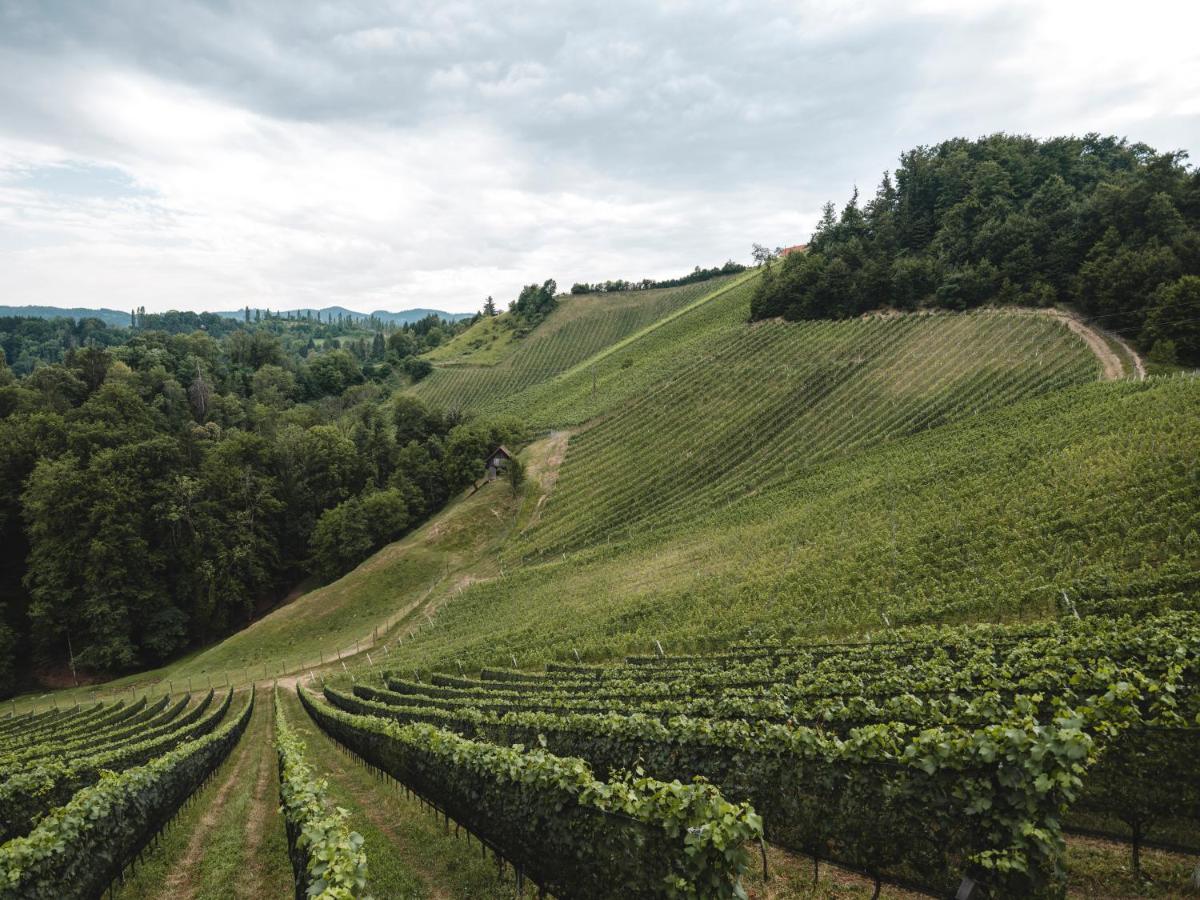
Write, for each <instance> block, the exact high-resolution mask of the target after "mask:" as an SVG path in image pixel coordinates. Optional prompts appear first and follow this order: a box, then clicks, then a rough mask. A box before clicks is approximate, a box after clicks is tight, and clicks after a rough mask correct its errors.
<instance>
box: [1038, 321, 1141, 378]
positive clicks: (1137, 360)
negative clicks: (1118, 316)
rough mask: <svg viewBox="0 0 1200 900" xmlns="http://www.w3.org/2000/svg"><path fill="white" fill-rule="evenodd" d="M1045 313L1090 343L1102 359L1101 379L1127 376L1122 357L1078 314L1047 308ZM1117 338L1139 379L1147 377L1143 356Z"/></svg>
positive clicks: (1093, 350)
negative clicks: (1131, 361) (1127, 354)
mask: <svg viewBox="0 0 1200 900" xmlns="http://www.w3.org/2000/svg"><path fill="white" fill-rule="evenodd" d="M1044 313H1045V315H1048V316H1050V317H1051V318H1054V319H1058V321H1060V322H1062V323H1063V324H1064V325H1066V326H1067V327H1068V328H1069V329H1071V331H1073V332H1075V334H1077V335H1079V337H1081V338H1082V339H1083V342H1084V343H1085V344H1087V345H1088V349H1090V350H1091V351H1092V353H1094V354H1095V355H1096V358H1097V359H1099V360H1100V366H1101V374H1100V380H1101V381H1116V380H1117V379H1118V378H1124V377H1125V364H1124V363H1123V362H1121V357H1120V356H1118V355H1117V354H1116V353H1114V352H1113V350H1112V347H1110V346H1109V345H1108V341H1106V340H1105V339H1104V336H1103V335H1101V334H1100V333H1099V332H1098V331H1096V330H1095V329H1093V328H1092V327H1091V326H1089V325H1087V324H1086V323H1084V322H1083V321H1082V320H1081V319H1080V318H1079V317H1078V316H1074V315H1072V314H1070V313H1066V312H1063V311H1062V310H1060V309H1047V310H1044ZM1117 340H1118V342H1119V343H1120V344H1121V346H1122V347H1123V348H1124V349H1125V351H1126V352H1127V353H1129V356H1130V359H1132V360H1133V364H1134V370H1135V374H1136V375H1137V377H1138V378H1139V379H1142V378H1145V377H1146V370H1145V368H1144V367H1143V366H1142V360H1141V357H1139V356H1138V355H1137V354H1136V353H1135V352H1134V351H1133V348H1132V347H1130V346H1129V345H1128V344H1126V343H1125V342H1124V341H1121V340H1120V339H1119V338H1118V339H1117Z"/></svg>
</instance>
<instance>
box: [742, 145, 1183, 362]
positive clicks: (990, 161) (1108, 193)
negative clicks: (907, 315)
mask: <svg viewBox="0 0 1200 900" xmlns="http://www.w3.org/2000/svg"><path fill="white" fill-rule="evenodd" d="M1185 159H1186V154H1185V153H1183V152H1167V153H1159V152H1158V151H1156V150H1154V149H1152V148H1150V147H1148V146H1146V145H1145V144H1130V143H1128V142H1127V141H1125V140H1123V139H1118V138H1115V137H1101V136H1100V135H1096V134H1090V135H1087V136H1085V137H1082V138H1075V137H1063V138H1053V139H1050V140H1037V139H1035V138H1032V137H1025V136H1014V135H1005V134H996V135H992V136H990V137H986V138H981V139H979V140H975V141H969V140H965V139H954V140H949V141H945V142H943V143H941V144H938V145H936V146H933V147H917V148H915V149H913V150H909V151H908V152H906V153H904V154H902V155H901V157H900V165H899V167H898V168H897V169H896V171H895V173H894V176H893V175H892V174H889V173H885V174H884V176H883V179H882V181H881V182H880V185H879V187H878V189H877V190H876V192H875V195H874V196H873V197H871V198H870V199H869V200H867V201H866V202H865V203H860V200H859V196H858V192H857V191H855V192H854V194H853V195H852V197H851V198H850V200H849V202H847V203H846V205H845V206H844V207H843V208H842V210H841V212H840V213H839V212H837V211H836V210H835V208H834V206H833V204H827V205H826V207H825V210H824V213H823V215H822V217H821V220H820V222H819V223H818V225H817V228H816V231H815V232H814V234H813V237H812V240H811V242H810V243H809V245H808V248H807V251H806V252H799V253H792V254H790V255H788V256H786V257H785V258H784V259H783V260H781V261H769V262H767V263H766V265H765V266H764V277H763V280H762V282H761V284H760V286H759V288H758V290H757V292H756V295H755V297H754V300H753V303H752V311H751V316H752V318H756V319H760V318H769V317H774V316H783V317H785V318H791V319H811V318H843V317H846V316H855V315H859V314H862V313H864V312H867V311H870V310H874V309H879V308H884V307H890V308H896V309H902V310H910V309H917V308H921V307H939V308H945V309H967V308H969V307H974V306H979V305H981V304H988V303H1019V304H1028V305H1034V306H1047V305H1051V304H1055V303H1070V304H1073V305H1075V306H1076V307H1078V308H1079V309H1080V310H1082V311H1083V312H1084V313H1086V314H1088V315H1089V316H1092V317H1095V318H1096V319H1097V320H1098V321H1099V323H1100V324H1101V325H1103V326H1104V327H1106V328H1111V329H1113V330H1115V331H1119V332H1122V333H1124V334H1126V335H1128V336H1130V337H1132V338H1134V339H1135V340H1137V341H1138V342H1139V343H1140V344H1141V345H1142V346H1143V347H1145V348H1146V349H1151V348H1153V346H1154V344H1155V343H1156V342H1158V341H1171V342H1172V343H1173V345H1174V349H1173V352H1174V353H1176V354H1177V355H1178V358H1179V361H1181V362H1190V363H1198V362H1200V341H1198V339H1197V334H1196V330H1195V327H1194V325H1195V320H1196V318H1197V317H1198V316H1200V301H1198V299H1197V292H1196V288H1195V282H1194V276H1197V275H1200V172H1197V171H1196V170H1195V169H1193V168H1191V167H1189V166H1187V165H1186V164H1185ZM1189 320H1190V321H1191V323H1192V325H1191V328H1190V330H1189V329H1188V328H1184V327H1183V326H1184V325H1185V324H1186V323H1187V322H1188V321H1189Z"/></svg>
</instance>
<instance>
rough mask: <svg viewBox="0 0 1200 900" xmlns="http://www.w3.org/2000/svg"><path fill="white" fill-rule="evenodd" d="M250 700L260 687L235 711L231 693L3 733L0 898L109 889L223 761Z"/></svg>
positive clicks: (115, 707) (93, 712)
mask: <svg viewBox="0 0 1200 900" xmlns="http://www.w3.org/2000/svg"><path fill="white" fill-rule="evenodd" d="M253 707H254V697H253V694H249V695H245V696H243V697H242V698H240V699H239V702H238V705H237V708H236V709H235V708H234V692H233V691H232V690H231V691H229V692H227V693H226V695H225V696H224V698H222V699H221V700H220V701H219V702H216V703H215V705H214V696H213V692H212V691H209V693H208V694H207V696H205V697H203V698H200V699H198V700H195V701H194V702H193V700H192V698H190V697H188V696H183V697H181V698H177V699H176V700H175V701H174V702H171V700H170V698H169V697H163V698H162V699H161V700H159V701H156V702H155V703H153V704H147V702H146V699H145V698H142V700H140V701H139V702H138V703H135V704H131V705H129V706H125V705H123V704H111V705H104V706H99V707H96V708H94V709H90V710H82V711H79V712H77V713H66V714H64V715H60V716H55V717H52V719H51V720H50V721H49V722H48V724H46V725H42V721H43V720H42V719H41V718H40V717H39V718H36V719H30V720H29V721H28V722H22V721H16V722H13V723H12V724H11V726H10V727H9V728H8V729H7V730H6V731H5V733H4V735H3V739H0V753H2V754H3V757H2V758H3V771H4V774H5V778H4V781H3V782H2V783H0V825H2V827H3V833H2V834H0V839H3V840H4V841H6V842H5V843H3V844H0V897H4V898H9V897H11V898H14V900H15V898H22V900H28V898H75V897H78V898H91V897H95V896H98V895H99V894H100V893H102V892H103V891H104V890H105V889H106V888H107V887H108V886H109V885H110V884H111V883H112V882H113V881H114V879H116V878H118V877H120V876H121V874H122V872H123V871H124V869H125V867H126V866H127V865H128V864H129V863H130V862H131V861H132V860H133V859H134V858H135V857H136V856H137V854H139V853H140V852H141V851H142V850H143V849H144V848H145V847H146V845H147V844H149V843H150V842H151V841H152V840H153V839H154V838H155V837H156V836H157V835H158V834H160V833H161V832H162V830H163V829H164V828H165V827H166V826H167V824H168V823H169V822H170V820H171V819H172V818H173V817H174V816H175V815H176V814H177V813H178V811H179V809H180V807H181V806H182V805H183V803H184V802H185V801H186V800H187V799H188V798H189V797H190V796H191V795H192V794H193V793H194V792H195V791H196V790H197V789H198V788H200V787H201V786H202V785H203V783H204V782H205V781H206V780H207V779H208V778H209V777H210V776H211V775H212V773H213V772H214V771H215V770H216V768H217V767H218V766H219V765H220V764H221V761H222V760H224V759H225V757H226V756H227V755H228V754H229V752H230V750H231V749H232V748H233V747H234V745H235V744H237V742H238V740H239V739H240V737H241V735H242V732H243V731H244V730H245V728H246V725H247V723H248V721H249V719H250V715H251V711H252V710H253ZM88 722H90V723H91V724H92V727H91V728H89V729H88V731H87V733H86V734H81V733H79V731H78V729H80V728H86V727H87V723H88ZM73 723H74V727H72V726H73ZM73 734H74V735H75V737H74V738H72V737H71V736H72V735H73Z"/></svg>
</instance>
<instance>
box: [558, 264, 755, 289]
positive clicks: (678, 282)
mask: <svg viewBox="0 0 1200 900" xmlns="http://www.w3.org/2000/svg"><path fill="white" fill-rule="evenodd" d="M744 271H746V267H745V266H743V265H742V264H741V263H735V262H734V261H733V260H732V259H731V260H729V261H728V262H726V263H725V265H723V266H713V267H712V268H711V269H702V268H700V267H699V266H696V268H695V269H693V270H692V271H691V272H689V273H688V274H687V275H683V276H680V277H679V278H664V279H662V280H661V281H655V280H654V279H653V278H643V279H642V280H641V281H625V280H624V279H621V278H618V279H616V280H615V281H597V282H596V283H595V284H588V283H587V282H576V283H575V284H573V285H571V293H572V294H611V293H613V292H616V291H648V290H650V289H652V288H672V287H683V286H684V285H685V284H695V283H696V282H697V281H708V280H709V279H711V278H719V277H721V276H722V275H736V274H737V273H738V272H744Z"/></svg>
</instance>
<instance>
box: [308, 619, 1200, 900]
mask: <svg viewBox="0 0 1200 900" xmlns="http://www.w3.org/2000/svg"><path fill="white" fill-rule="evenodd" d="M381 681H382V684H383V685H384V686H380V685H379V684H372V683H370V682H368V683H358V684H354V685H353V686H349V685H347V686H346V687H345V688H338V687H335V686H333V685H327V686H326V687H325V689H324V691H323V697H319V696H317V695H315V694H313V693H309V692H307V691H305V690H303V689H302V690H301V698H302V700H303V702H304V705H305V707H306V708H307V709H308V710H309V711H310V713H311V714H312V716H313V717H314V719H315V720H316V721H317V722H318V724H319V725H320V727H321V728H322V729H323V730H325V731H327V732H328V733H329V734H330V735H332V736H333V737H335V738H336V739H337V740H339V741H341V742H342V743H344V744H345V745H346V746H348V747H349V748H350V749H351V750H353V751H354V752H355V753H356V754H357V755H358V756H360V757H361V758H362V759H364V760H365V761H366V762H368V763H369V764H370V765H372V766H373V767H375V768H377V769H378V770H380V771H381V772H383V773H386V774H387V775H388V776H390V777H391V778H393V779H395V780H396V781H398V782H399V783H400V784H402V785H404V786H405V787H406V788H407V789H409V790H412V791H415V792H417V793H418V794H420V795H422V796H424V797H425V798H426V799H427V800H428V801H429V802H430V803H432V804H434V805H435V806H436V807H437V808H439V809H441V810H443V811H444V812H445V814H447V815H449V816H451V817H452V818H453V819H455V820H456V821H457V822H460V823H462V824H463V825H464V826H466V827H468V828H470V829H471V830H472V831H473V832H474V833H476V834H477V835H480V836H481V837H482V838H483V839H484V840H486V841H488V842H489V843H491V844H493V845H494V846H496V847H497V848H498V849H499V850H500V851H501V852H502V853H503V854H504V855H505V856H506V857H507V858H508V859H510V860H512V861H513V862H514V864H515V865H517V866H519V867H520V871H522V872H523V873H524V874H526V875H528V876H529V877H531V878H534V879H535V880H536V881H537V882H538V883H539V884H543V885H548V886H550V888H551V890H555V892H556V893H557V892H558V891H563V892H564V895H565V896H614V897H615V896H693V895H697V896H737V895H738V891H739V887H738V881H739V878H740V877H741V876H742V875H743V874H745V873H746V871H747V870H748V868H749V867H750V865H751V857H750V854H749V853H748V852H747V849H748V848H747V846H746V842H752V841H753V840H756V839H758V838H759V837H760V836H762V837H764V838H765V839H766V840H769V841H771V842H772V843H774V844H778V845H781V846H783V847H786V848H788V849H790V850H792V851H794V852H797V853H801V854H804V855H806V856H810V857H812V859H813V864H814V866H817V867H819V865H820V863H821V862H822V861H829V862H834V863H837V864H839V865H844V866H848V867H850V868H852V869H854V870H857V871H861V872H864V873H865V874H866V875H868V876H869V877H870V878H872V879H874V880H875V882H876V890H878V888H879V885H880V884H881V883H882V882H883V881H884V880H887V881H890V882H894V883H899V884H903V885H907V886H909V887H911V888H915V889H918V890H922V891H927V892H930V893H933V894H934V895H938V896H949V895H951V894H953V893H954V891H955V890H956V889H959V888H960V886H961V885H962V884H963V883H964V882H965V883H968V884H970V883H978V884H980V885H982V886H985V887H986V888H987V889H988V890H990V891H991V892H992V895H994V896H1035V895H1037V896H1057V895H1059V893H1060V892H1061V890H1062V887H1063V881H1064V879H1065V878H1066V877H1067V873H1066V870H1065V867H1064V859H1063V853H1064V848H1065V842H1064V836H1063V835H1064V831H1070V830H1072V829H1089V830H1097V829H1104V830H1108V831H1109V832H1111V833H1115V834H1116V835H1118V836H1120V837H1123V838H1127V839H1129V841H1130V846H1131V853H1132V859H1133V860H1134V865H1135V866H1137V865H1138V864H1139V855H1140V851H1141V846H1142V844H1143V843H1144V842H1146V841H1167V842H1172V843H1175V844H1178V845H1181V846H1183V847H1184V848H1185V849H1188V850H1192V851H1200V840H1197V836H1198V834H1200V831H1198V830H1197V829H1198V827H1200V781H1198V780H1197V778H1196V773H1195V769H1194V764H1193V760H1194V759H1195V758H1196V753H1197V751H1200V694H1198V693H1197V690H1196V689H1197V686H1198V685H1200V618H1197V617H1196V616H1195V615H1194V614H1172V615H1168V616H1165V617H1162V618H1157V619H1151V620H1147V621H1143V622H1140V623H1134V622H1133V621H1132V620H1129V619H1119V618H1118V619H1109V618H1094V619H1083V620H1076V619H1069V620H1066V621H1062V622H1059V623H1053V624H1041V625H1033V626H1023V627H1011V628H1005V627H996V626H982V627H967V628H958V629H955V628H948V627H942V628H913V629H905V630H897V631H894V632H892V633H890V634H888V635H887V636H886V638H884V639H883V640H880V641H877V642H872V643H846V644H814V645H805V644H783V643H769V644H764V643H755V644H748V643H747V644H734V645H731V647H730V648H729V649H728V650H727V651H725V652H722V653H719V654H711V655H694V656H687V657H670V656H652V657H631V658H629V659H628V660H627V661H626V662H625V663H624V664H621V665H610V666H588V665H569V664H558V665H554V666H552V667H550V669H549V670H548V671H547V672H545V673H544V674H541V675H538V674H533V673H529V672H527V671H519V670H505V669H485V670H483V671H482V673H481V677H480V678H478V679H472V678H464V677H461V676H453V675H439V674H437V673H433V674H432V675H429V676H428V679H427V680H426V681H416V680H414V679H413V678H411V677H406V676H405V675H404V674H403V673H392V674H387V675H384V676H383V677H382V679H381ZM506 747H511V748H513V749H503V748H506ZM530 747H534V748H538V749H534V750H523V748H530ZM548 754H554V755H553V756H550V755H548ZM564 767H565V770H564ZM527 769H533V770H534V771H535V772H536V773H537V774H536V775H534V774H530V775H525V774H524V773H525V771H526V770H527ZM460 770H461V771H460ZM564 772H567V773H570V774H569V775H567V774H564ZM630 772H633V773H634V774H633V775H630V774H629V773H630ZM592 773H605V774H606V775H607V777H609V778H610V779H612V781H610V782H609V784H608V785H607V786H604V787H600V786H596V784H595V783H594V782H593V781H592V779H594V778H595V776H594V775H593V774H592ZM550 776H553V777H550ZM698 776H700V778H699V779H698V778H697V777H698ZM655 779H660V780H661V781H656V780H655ZM547 781H549V784H547ZM663 781H669V782H670V783H672V784H674V785H675V787H674V788H672V789H670V793H671V794H672V795H673V798H674V799H673V802H672V803H671V804H670V806H668V807H667V811H668V812H669V813H670V815H671V816H673V817H676V818H677V819H679V820H680V822H679V824H678V825H676V826H674V827H672V826H670V825H669V824H668V823H667V822H663V821H661V820H660V819H659V818H658V816H661V815H662V808H661V799H660V798H661V796H662V794H663V793H664V790H666V789H665V788H664V786H663ZM683 785H689V787H686V788H685V787H683ZM577 789H579V790H582V792H583V797H582V798H581V799H580V800H579V801H578V804H576V803H565V804H564V801H563V800H562V799H558V794H559V792H561V791H563V790H567V791H574V790H577ZM614 795H615V796H618V797H619V798H620V808H621V809H622V810H623V812H624V813H625V815H626V816H630V817H632V818H633V819H635V820H638V821H639V822H640V823H642V824H641V826H640V828H641V829H642V830H643V831H644V834H645V837H644V841H646V842H647V843H642V842H640V841H633V840H631V839H629V838H628V837H626V838H624V839H621V838H619V837H610V836H609V835H608V834H607V833H606V828H605V827H604V825H603V824H597V823H594V822H592V821H591V817H590V814H587V813H585V812H582V811H580V808H581V807H582V808H583V809H587V808H589V807H590V806H591V805H592V804H598V803H599V802H600V801H603V803H608V802H611V798H612V797H613V796H614ZM481 798H486V800H485V801H484V802H482V803H481V802H480V801H481ZM493 804H494V806H493ZM729 804H734V805H733V806H730V805H729ZM737 804H742V805H740V806H739V805H737ZM747 804H748V805H747ZM647 807H648V808H647ZM751 808H753V810H754V811H755V812H754V813H751V812H750V809H751ZM1064 810H1065V811H1066V817H1065V819H1063V818H1061V816H1062V813H1063V811H1064ZM598 821H599V822H600V823H603V821H604V820H602V819H601V820H598ZM685 825H686V828H685V827H684V826H685ZM609 827H610V828H613V829H617V828H620V827H626V826H624V825H618V824H616V823H614V824H612V825H611V826H609ZM527 828H528V829H529V830H528V831H527V830H526V829H527ZM538 828H541V829H547V828H548V829H549V831H548V832H546V831H538V830H537V829H538ZM659 828H662V829H664V830H665V832H666V834H667V835H668V836H669V835H671V834H676V835H678V834H680V833H681V832H686V833H689V834H692V835H696V834H700V835H702V836H703V838H702V842H700V843H699V844H698V843H697V842H695V841H689V844H688V846H689V847H690V850H689V851H688V852H687V853H686V854H684V855H682V856H678V855H677V854H679V849H681V848H677V849H675V850H672V847H671V844H670V841H669V840H667V841H663V839H662V838H661V837H659V836H658V829H659ZM577 841H581V842H583V843H584V845H586V846H587V847H588V848H589V851H595V852H589V853H588V854H587V856H588V858H587V860H586V864H583V863H581V862H580V860H579V858H580V856H581V854H580V853H579V852H578V850H577V849H575V847H576V842H577ZM610 841H611V842H612V843H613V845H614V848H613V849H609V842H610ZM713 845H715V846H716V847H717V848H721V847H726V848H729V847H731V846H732V847H736V848H737V849H738V852H726V853H712V852H711V851H710V847H712V846H713ZM560 846H561V849H559V847H560ZM645 846H651V847H653V848H654V855H653V857H651V859H652V860H653V861H654V863H651V862H650V860H648V859H644V858H640V857H639V855H638V852H639V849H637V848H641V847H645ZM620 848H625V849H624V851H623V852H621V850H620ZM593 864H595V865H598V866H600V869H599V870H598V871H595V872H593V871H592V870H591V869H590V868H588V866H589V865H593ZM681 872H682V873H685V875H684V877H683V878H682V879H680V878H679V873H681ZM606 873H607V874H606ZM684 884H688V885H690V886H691V887H689V888H687V889H685V888H684V887H683V885H684ZM695 885H704V886H705V890H702V891H698V892H696V893H695V894H693V893H691V891H693V890H694V889H695V887H694V886H695ZM676 888H678V889H679V892H678V893H677V892H676Z"/></svg>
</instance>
